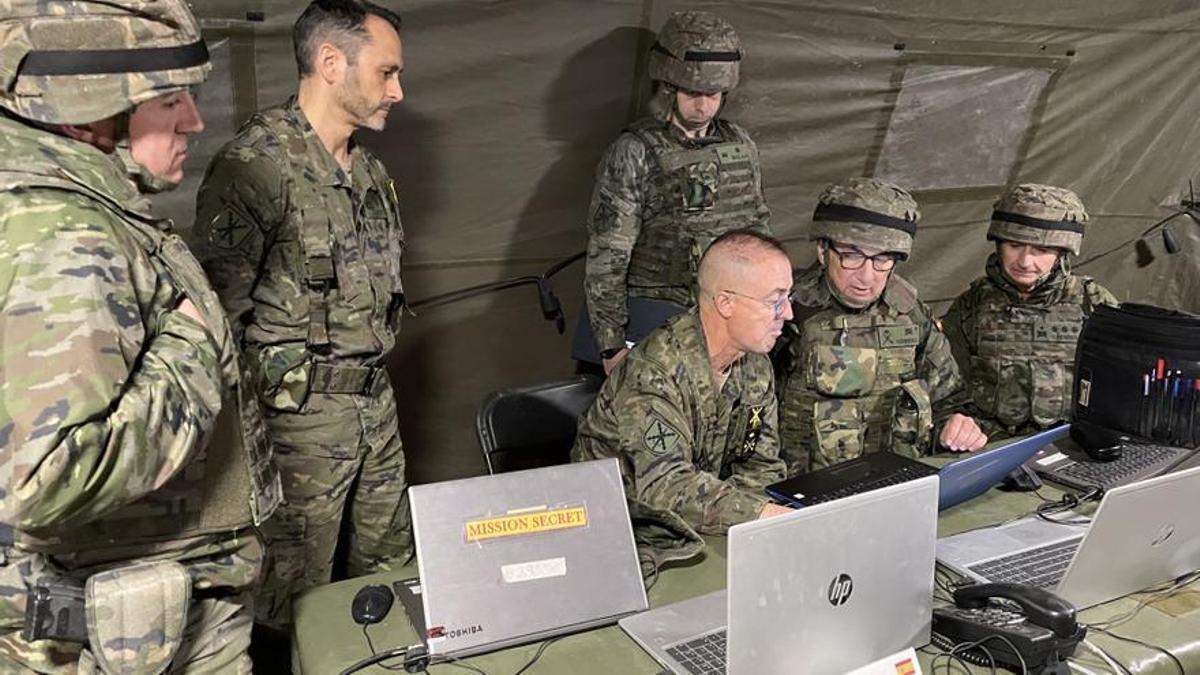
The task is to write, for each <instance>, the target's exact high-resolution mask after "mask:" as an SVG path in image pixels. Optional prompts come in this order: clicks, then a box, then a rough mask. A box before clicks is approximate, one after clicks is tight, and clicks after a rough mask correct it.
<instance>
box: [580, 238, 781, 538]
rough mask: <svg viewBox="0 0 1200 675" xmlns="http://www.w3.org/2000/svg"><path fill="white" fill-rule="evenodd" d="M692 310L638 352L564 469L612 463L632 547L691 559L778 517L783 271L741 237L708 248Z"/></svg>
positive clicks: (775, 254) (777, 253) (775, 247)
mask: <svg viewBox="0 0 1200 675" xmlns="http://www.w3.org/2000/svg"><path fill="white" fill-rule="evenodd" d="M699 286H700V294H701V298H700V302H699V307H698V308H693V309H692V310H691V311H689V312H685V313H683V314H680V315H678V316H676V317H674V318H673V319H671V320H670V321H668V322H667V323H666V324H665V325H664V326H662V327H660V328H658V329H657V330H655V331H654V332H653V333H651V334H650V336H649V337H647V338H646V339H645V340H643V341H642V342H640V343H639V344H638V345H637V346H635V347H634V348H633V350H632V351H631V352H630V354H629V358H628V359H626V360H625V361H624V362H623V363H621V364H620V366H619V367H618V368H616V369H615V370H614V372H613V374H612V376H611V377H609V379H608V380H606V381H605V383H604V386H603V387H602V388H601V390H600V394H599V396H598V397H597V399H596V402H595V403H594V404H593V405H592V407H591V408H590V409H589V410H588V411H587V412H586V413H585V414H584V415H583V417H582V418H581V419H580V422H579V435H578V437H577V439H576V441H575V447H574V448H573V449H572V451H571V458H572V459H573V460H575V461H586V460H590V459H598V458H603V457H616V458H618V459H619V460H620V462H621V473H622V476H623V478H624V481H625V494H626V495H627V497H628V499H629V504H630V513H631V516H632V517H633V520H634V525H635V534H636V536H637V538H638V541H639V544H640V545H643V546H648V547H650V548H651V549H679V551H681V552H683V553H684V554H685V555H686V554H687V553H690V552H692V551H695V550H698V547H699V545H700V542H701V540H700V537H699V534H724V533H725V531H726V530H728V529H729V527H730V526H731V525H734V524H737V523H740V522H743V521H746V520H752V519H754V518H756V517H760V516H764V515H773V514H775V513H778V512H780V511H781V510H784V509H783V507H778V506H776V505H773V504H770V503H769V502H768V500H767V497H766V495H765V494H764V492H763V487H764V486H766V485H768V484H770V483H772V482H774V481H777V480H780V479H782V478H783V469H784V466H783V462H781V461H780V460H779V437H778V434H777V432H776V409H777V404H776V400H775V391H774V386H773V383H772V377H771V363H770V361H769V360H768V359H767V357H766V356H765V354H766V353H767V352H768V351H770V349H771V346H772V345H773V344H774V343H775V339H776V338H777V337H778V336H779V333H780V331H781V330H782V329H783V322H784V321H785V320H786V319H788V318H789V317H790V315H791V314H790V305H789V303H788V301H787V297H788V290H789V288H790V287H791V264H790V262H789V261H788V257H787V253H785V252H784V250H783V248H782V246H780V244H779V243H778V242H777V241H775V240H774V239H771V238H769V237H766V236H764V235H761V234H758V233H756V232H753V231H750V230H736V231H732V232H729V233H726V234H724V235H722V236H721V237H719V238H718V239H717V240H716V241H715V242H714V243H713V244H712V246H711V247H710V248H709V250H708V252H707V253H705V255H704V258H703V260H702V261H701V263H700V275H699Z"/></svg>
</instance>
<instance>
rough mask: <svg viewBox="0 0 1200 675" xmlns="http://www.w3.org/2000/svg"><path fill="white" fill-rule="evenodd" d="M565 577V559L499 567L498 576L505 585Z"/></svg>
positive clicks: (534, 561)
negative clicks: (502, 579)
mask: <svg viewBox="0 0 1200 675" xmlns="http://www.w3.org/2000/svg"><path fill="white" fill-rule="evenodd" d="M566 575H567V559H566V558H546V559H545V560H531V561H529V562H525V563H513V564H511V565H503V566H501V567H500V576H501V577H503V578H504V583H506V584H519V583H521V582H522V581H536V580H538V579H549V578H551V577H564V576H566Z"/></svg>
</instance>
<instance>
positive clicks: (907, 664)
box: [896, 659, 917, 675]
mask: <svg viewBox="0 0 1200 675" xmlns="http://www.w3.org/2000/svg"><path fill="white" fill-rule="evenodd" d="M915 672H917V669H916V667H915V666H913V661H912V659H904V660H903V661H901V662H899V663H897V664H896V675H913V673H915Z"/></svg>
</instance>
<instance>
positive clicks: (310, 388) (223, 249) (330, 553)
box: [193, 0, 412, 629]
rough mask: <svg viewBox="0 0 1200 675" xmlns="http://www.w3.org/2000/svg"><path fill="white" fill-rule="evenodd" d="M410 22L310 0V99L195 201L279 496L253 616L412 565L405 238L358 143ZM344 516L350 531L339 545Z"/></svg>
mask: <svg viewBox="0 0 1200 675" xmlns="http://www.w3.org/2000/svg"><path fill="white" fill-rule="evenodd" d="M400 23H401V20H400V17H399V16H397V15H396V14H394V13H393V12H391V11H390V10H388V9H386V8H384V7H381V6H379V5H376V4H373V3H370V2H364V1H363V0H316V1H315V2H312V3H310V4H309V5H308V7H307V8H306V9H305V10H304V11H303V12H302V13H301V14H300V16H299V18H298V19H297V20H296V23H295V26H294V27H293V30H292V37H293V46H294V48H295V52H296V65H297V68H298V70H299V74H300V84H299V89H298V91H297V93H296V95H295V96H293V97H291V98H289V99H288V100H287V101H286V102H285V103H283V104H281V105H277V106H274V107H271V108H268V109H266V110H263V111H260V112H259V113H258V114H256V115H254V116H253V117H251V118H250V120H248V121H247V122H246V124H245V125H243V126H242V128H241V129H240V130H239V131H238V133H237V136H235V137H234V139H233V140H232V141H230V142H229V143H228V144H226V145H225V147H223V148H222V149H221V150H220V151H219V152H218V153H217V156H216V157H215V158H214V159H213V162H212V164H211V165H210V166H209V168H208V172H207V173H206V174H205V176H204V182H203V184H202V185H201V187H200V192H199V194H198V195H197V197H196V227H195V230H194V231H193V236H194V237H195V239H194V241H195V248H196V250H197V255H198V256H199V257H200V260H201V263H202V264H203V265H204V268H205V270H206V271H207V272H208V273H209V276H210V277H211V278H212V279H213V285H214V287H215V288H216V291H217V294H218V295H220V297H221V302H222V303H223V304H224V305H225V309H226V311H227V312H229V315H230V317H231V318H232V319H233V324H234V326H235V327H236V328H235V337H236V339H237V340H238V342H239V344H240V346H241V348H242V350H243V351H244V353H245V354H246V357H247V360H248V361H249V362H250V367H251V368H252V369H253V370H254V373H255V380H254V381H255V382H256V383H257V385H258V395H259V397H260V401H261V402H262V404H263V406H264V408H265V410H266V426H267V432H268V434H269V435H270V437H271V441H272V444H273V446H274V447H275V450H276V463H277V464H278V466H279V469H280V474H281V476H282V479H283V492H284V497H285V503H284V504H283V506H281V507H280V510H279V516H278V517H277V518H276V519H275V520H274V521H273V522H271V523H268V525H267V527H266V528H264V530H263V533H264V535H265V537H266V538H267V544H268V548H269V555H268V558H267V565H266V567H267V573H266V574H265V575H264V581H263V584H262V589H261V593H260V594H259V596H258V601H257V602H256V603H255V612H256V614H257V617H258V619H259V621H260V623H262V624H265V625H267V626H270V627H272V628H276V629H284V628H285V627H287V626H288V625H290V623H291V596H292V595H293V594H295V593H297V592H299V591H302V590H304V589H306V588H309V587H311V586H316V585H319V584H324V583H329V581H330V580H331V578H332V575H333V570H334V566H335V564H334V561H335V558H338V557H339V556H338V554H337V553H336V549H337V546H338V541H339V538H341V539H344V540H345V541H346V542H347V544H348V545H347V546H345V547H344V549H345V556H344V559H345V560H346V569H347V570H348V572H349V574H350V575H351V576H357V575H361V574H369V573H372V572H377V571H381V570H384V569H388V568H389V566H400V565H403V564H404V563H405V562H406V561H407V559H408V558H409V557H410V556H411V555H412V529H411V527H410V525H409V508H408V492H407V485H406V481H405V475H404V449H403V446H402V444H401V440H400V428H399V424H398V422H397V414H396V400H395V395H394V394H393V390H392V383H391V378H390V377H389V376H388V372H387V368H386V367H385V364H384V359H385V358H386V356H387V354H388V352H389V351H391V349H392V346H393V345H394V344H395V343H396V333H397V332H399V329H400V317H401V315H402V313H403V311H404V288H403V285H402V284H401V278H400V267H401V263H400V261H401V255H402V252H403V249H404V229H403V227H402V226H401V223H400V206H399V202H398V200H397V197H396V190H395V188H394V186H393V185H392V181H391V179H390V178H389V177H388V174H387V169H386V168H385V167H384V165H383V163H382V162H381V161H379V159H377V158H376V157H374V156H373V155H372V154H371V153H370V152H369V151H367V149H366V148H365V147H363V146H362V145H360V144H359V143H358V142H356V141H355V139H354V137H353V134H354V132H355V131H356V130H357V129H359V128H363V127H365V128H368V129H373V130H376V131H380V130H382V129H383V128H384V126H385V124H386V122H387V117H388V112H389V110H390V109H391V108H392V106H394V105H396V104H398V103H400V101H401V100H402V99H403V98H404V94H403V90H402V88H401V84H400V78H401V72H402V71H403V69H404V60H403V48H402V44H401V40H400ZM343 523H349V528H348V529H349V531H350V536H348V537H339V533H340V532H342V530H343Z"/></svg>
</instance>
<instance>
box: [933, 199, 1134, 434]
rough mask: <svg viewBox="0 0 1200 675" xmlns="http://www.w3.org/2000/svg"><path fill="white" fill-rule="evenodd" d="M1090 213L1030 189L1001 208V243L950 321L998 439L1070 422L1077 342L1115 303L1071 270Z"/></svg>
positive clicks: (980, 411) (1075, 202)
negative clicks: (1102, 309) (1088, 321)
mask: <svg viewBox="0 0 1200 675" xmlns="http://www.w3.org/2000/svg"><path fill="white" fill-rule="evenodd" d="M1087 221H1088V215H1087V211H1086V210H1084V207H1083V202H1081V201H1080V200H1079V197H1078V196H1077V195H1076V194H1075V193H1074V192H1072V191H1070V190H1068V189H1066V188H1060V187H1053V186H1050V185H1038V184H1036V183H1026V184H1022V185H1018V186H1016V187H1014V188H1013V189H1012V190H1011V191H1009V192H1008V193H1007V194H1005V195H1004V196H1003V197H1002V198H1001V199H1000V201H998V202H996V205H995V209H994V210H993V212H992V222H991V225H990V226H989V227H988V232H987V237H988V239H989V240H991V241H994V242H996V251H995V252H994V253H992V254H991V255H990V256H988V260H987V264H986V266H985V268H984V276H982V277H980V278H979V279H976V280H975V281H974V282H973V283H972V284H971V286H970V287H969V288H968V289H967V290H966V291H965V292H964V293H963V294H962V295H960V296H958V298H957V299H956V300H955V301H954V304H952V305H951V306H950V309H949V311H948V312H947V313H946V316H945V317H943V319H942V323H943V325H944V326H945V328H946V337H947V338H949V339H950V345H951V347H953V349H954V358H955V360H957V361H958V365H959V368H960V369H961V370H962V372H963V375H964V378H965V380H966V382H967V389H968V391H969V392H970V395H971V400H972V405H973V407H974V411H975V412H976V415H977V416H978V417H979V419H980V423H981V424H982V425H983V426H984V428H985V429H987V431H988V433H989V434H990V435H995V436H998V437H1000V438H1003V437H1006V436H1013V435H1021V434H1026V433H1029V432H1032V431H1037V430H1039V429H1045V428H1047V427H1050V426H1053V425H1055V424H1059V423H1061V422H1063V421H1065V420H1069V419H1070V417H1071V408H1072V405H1073V399H1072V389H1073V382H1074V377H1075V343H1076V342H1077V341H1078V339H1079V331H1080V329H1081V328H1082V327H1083V320H1084V319H1085V318H1087V316H1088V315H1090V314H1091V313H1092V310H1093V309H1095V307H1096V306H1097V305H1116V304H1117V299H1116V298H1115V297H1113V295H1112V293H1109V292H1108V291H1107V290H1106V289H1105V288H1104V287H1103V286H1101V285H1100V284H1098V283H1096V282H1095V281H1094V280H1093V279H1092V278H1091V277H1083V276H1078V275H1075V274H1072V273H1071V272H1070V270H1069V267H1068V257H1069V256H1072V255H1078V254H1079V249H1080V246H1081V245H1082V244H1083V231H1084V227H1085V226H1086V225H1087Z"/></svg>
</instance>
